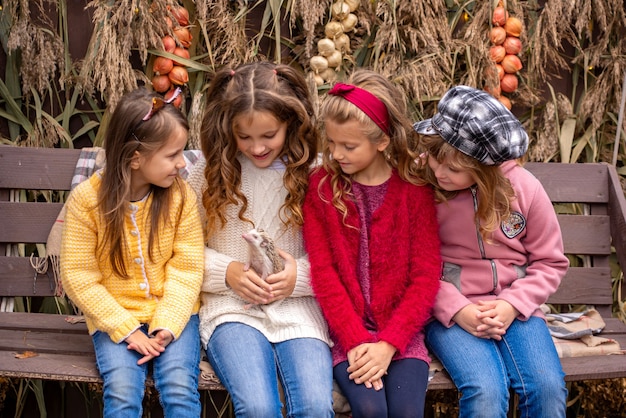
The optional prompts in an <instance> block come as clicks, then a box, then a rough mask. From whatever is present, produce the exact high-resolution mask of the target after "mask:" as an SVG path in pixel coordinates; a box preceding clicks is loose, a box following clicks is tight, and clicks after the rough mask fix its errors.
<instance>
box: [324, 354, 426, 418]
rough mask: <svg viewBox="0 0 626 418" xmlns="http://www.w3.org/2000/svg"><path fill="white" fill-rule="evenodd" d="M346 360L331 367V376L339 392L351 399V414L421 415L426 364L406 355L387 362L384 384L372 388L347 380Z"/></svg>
mask: <svg viewBox="0 0 626 418" xmlns="http://www.w3.org/2000/svg"><path fill="white" fill-rule="evenodd" d="M347 368H348V362H347V361H344V362H342V363H339V364H338V365H336V366H335V368H334V376H335V380H336V381H337V384H338V385H339V388H340V389H341V393H343V394H344V396H345V397H346V399H348V402H349V403H350V409H351V410H352V411H351V412H352V417H353V418H365V417H371V418H387V417H389V418H392V417H397V418H421V417H423V416H424V402H425V399H426V386H427V385H428V364H426V363H425V362H424V361H422V360H418V359H413V358H407V359H402V360H394V361H392V362H391V363H390V364H389V368H388V369H387V375H386V376H383V388H382V389H381V390H378V391H377V390H374V389H373V388H370V389H368V388H366V387H365V385H363V384H356V383H354V381H353V380H350V378H349V375H350V373H348V371H347V370H346V369H347Z"/></svg>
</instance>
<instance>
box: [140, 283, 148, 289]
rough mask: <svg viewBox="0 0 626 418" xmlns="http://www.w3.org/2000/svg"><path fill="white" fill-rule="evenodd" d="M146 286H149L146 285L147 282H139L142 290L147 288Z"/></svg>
mask: <svg viewBox="0 0 626 418" xmlns="http://www.w3.org/2000/svg"><path fill="white" fill-rule="evenodd" d="M146 287H147V286H146V284H145V283H139V288H140V289H141V290H146Z"/></svg>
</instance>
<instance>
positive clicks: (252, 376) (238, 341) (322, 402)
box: [206, 322, 334, 418]
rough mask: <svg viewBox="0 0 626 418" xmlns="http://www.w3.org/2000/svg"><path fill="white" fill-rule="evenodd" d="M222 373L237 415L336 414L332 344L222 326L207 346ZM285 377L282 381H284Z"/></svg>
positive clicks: (242, 326)
mask: <svg viewBox="0 0 626 418" xmlns="http://www.w3.org/2000/svg"><path fill="white" fill-rule="evenodd" d="M206 351H207V356H208V358H209V362H210V363H211V365H212V366H213V369H214V370H215V373H216V375H217V377H219V379H220V381H221V382H222V384H223V385H224V387H225V388H226V389H227V390H228V392H229V393H230V396H231V398H232V400H233V406H234V409H235V415H236V416H237V417H254V418H265V417H267V418H282V416H283V415H282V412H281V408H282V405H281V402H280V396H279V392H278V385H279V384H280V383H282V387H283V390H284V393H285V403H286V407H287V417H315V418H324V417H333V416H334V412H333V406H332V403H333V400H332V389H333V374H332V369H333V366H332V360H331V356H330V349H329V347H328V345H327V344H326V343H325V342H323V341H321V340H318V339H315V338H294V339H291V340H287V341H283V342H279V343H271V342H270V341H268V340H267V338H265V336H264V335H263V334H262V333H261V332H259V331H258V330H256V329H255V328H253V327H250V326H248V325H245V324H241V323H237V322H228V323H225V324H222V325H220V326H218V327H217V328H216V329H215V331H214V332H213V334H212V335H211V338H210V339H209V343H208V346H207V348H206ZM279 379H280V382H279Z"/></svg>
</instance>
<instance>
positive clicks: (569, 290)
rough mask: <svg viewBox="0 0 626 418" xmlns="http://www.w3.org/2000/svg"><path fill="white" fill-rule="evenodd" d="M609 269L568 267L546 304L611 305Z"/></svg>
mask: <svg viewBox="0 0 626 418" xmlns="http://www.w3.org/2000/svg"><path fill="white" fill-rule="evenodd" d="M610 283H611V269H610V268H608V267H570V268H569V269H568V271H567V273H566V274H565V277H563V280H562V281H561V285H560V286H559V288H558V289H557V291H556V292H555V293H554V294H552V295H551V296H550V298H549V299H548V303H553V304H557V305H562V304H573V305H611V304H612V303H613V295H612V292H611V286H610Z"/></svg>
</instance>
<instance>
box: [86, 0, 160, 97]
mask: <svg viewBox="0 0 626 418" xmlns="http://www.w3.org/2000/svg"><path fill="white" fill-rule="evenodd" d="M167 3H168V2H167V1H166V0H154V1H153V2H151V3H149V2H146V1H142V0H118V1H110V0H93V1H91V2H90V3H89V4H88V5H87V7H88V8H92V9H93V22H94V24H95V27H94V31H93V34H92V38H91V41H90V43H89V49H88V51H87V54H86V56H85V60H84V61H83V62H82V68H81V71H80V76H79V79H78V87H79V88H81V89H82V90H83V91H85V92H88V93H90V94H92V93H93V92H94V90H98V91H99V92H100V94H101V95H102V97H103V98H105V99H106V101H107V103H108V104H109V105H111V106H113V107H114V106H115V105H116V104H117V102H118V100H119V99H120V97H121V96H122V95H123V94H124V93H126V92H128V91H130V90H133V89H135V88H136V87H137V75H136V74H135V71H134V69H133V67H132V64H131V62H130V57H131V53H132V50H133V49H137V50H138V51H139V56H140V59H141V60H142V62H143V63H144V64H145V62H146V60H147V57H148V49H150V48H157V47H158V48H162V46H163V45H162V42H161V37H162V36H163V35H164V34H165V33H166V32H167V24H166V20H165V17H166V16H167V15H168V12H167Z"/></svg>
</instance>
